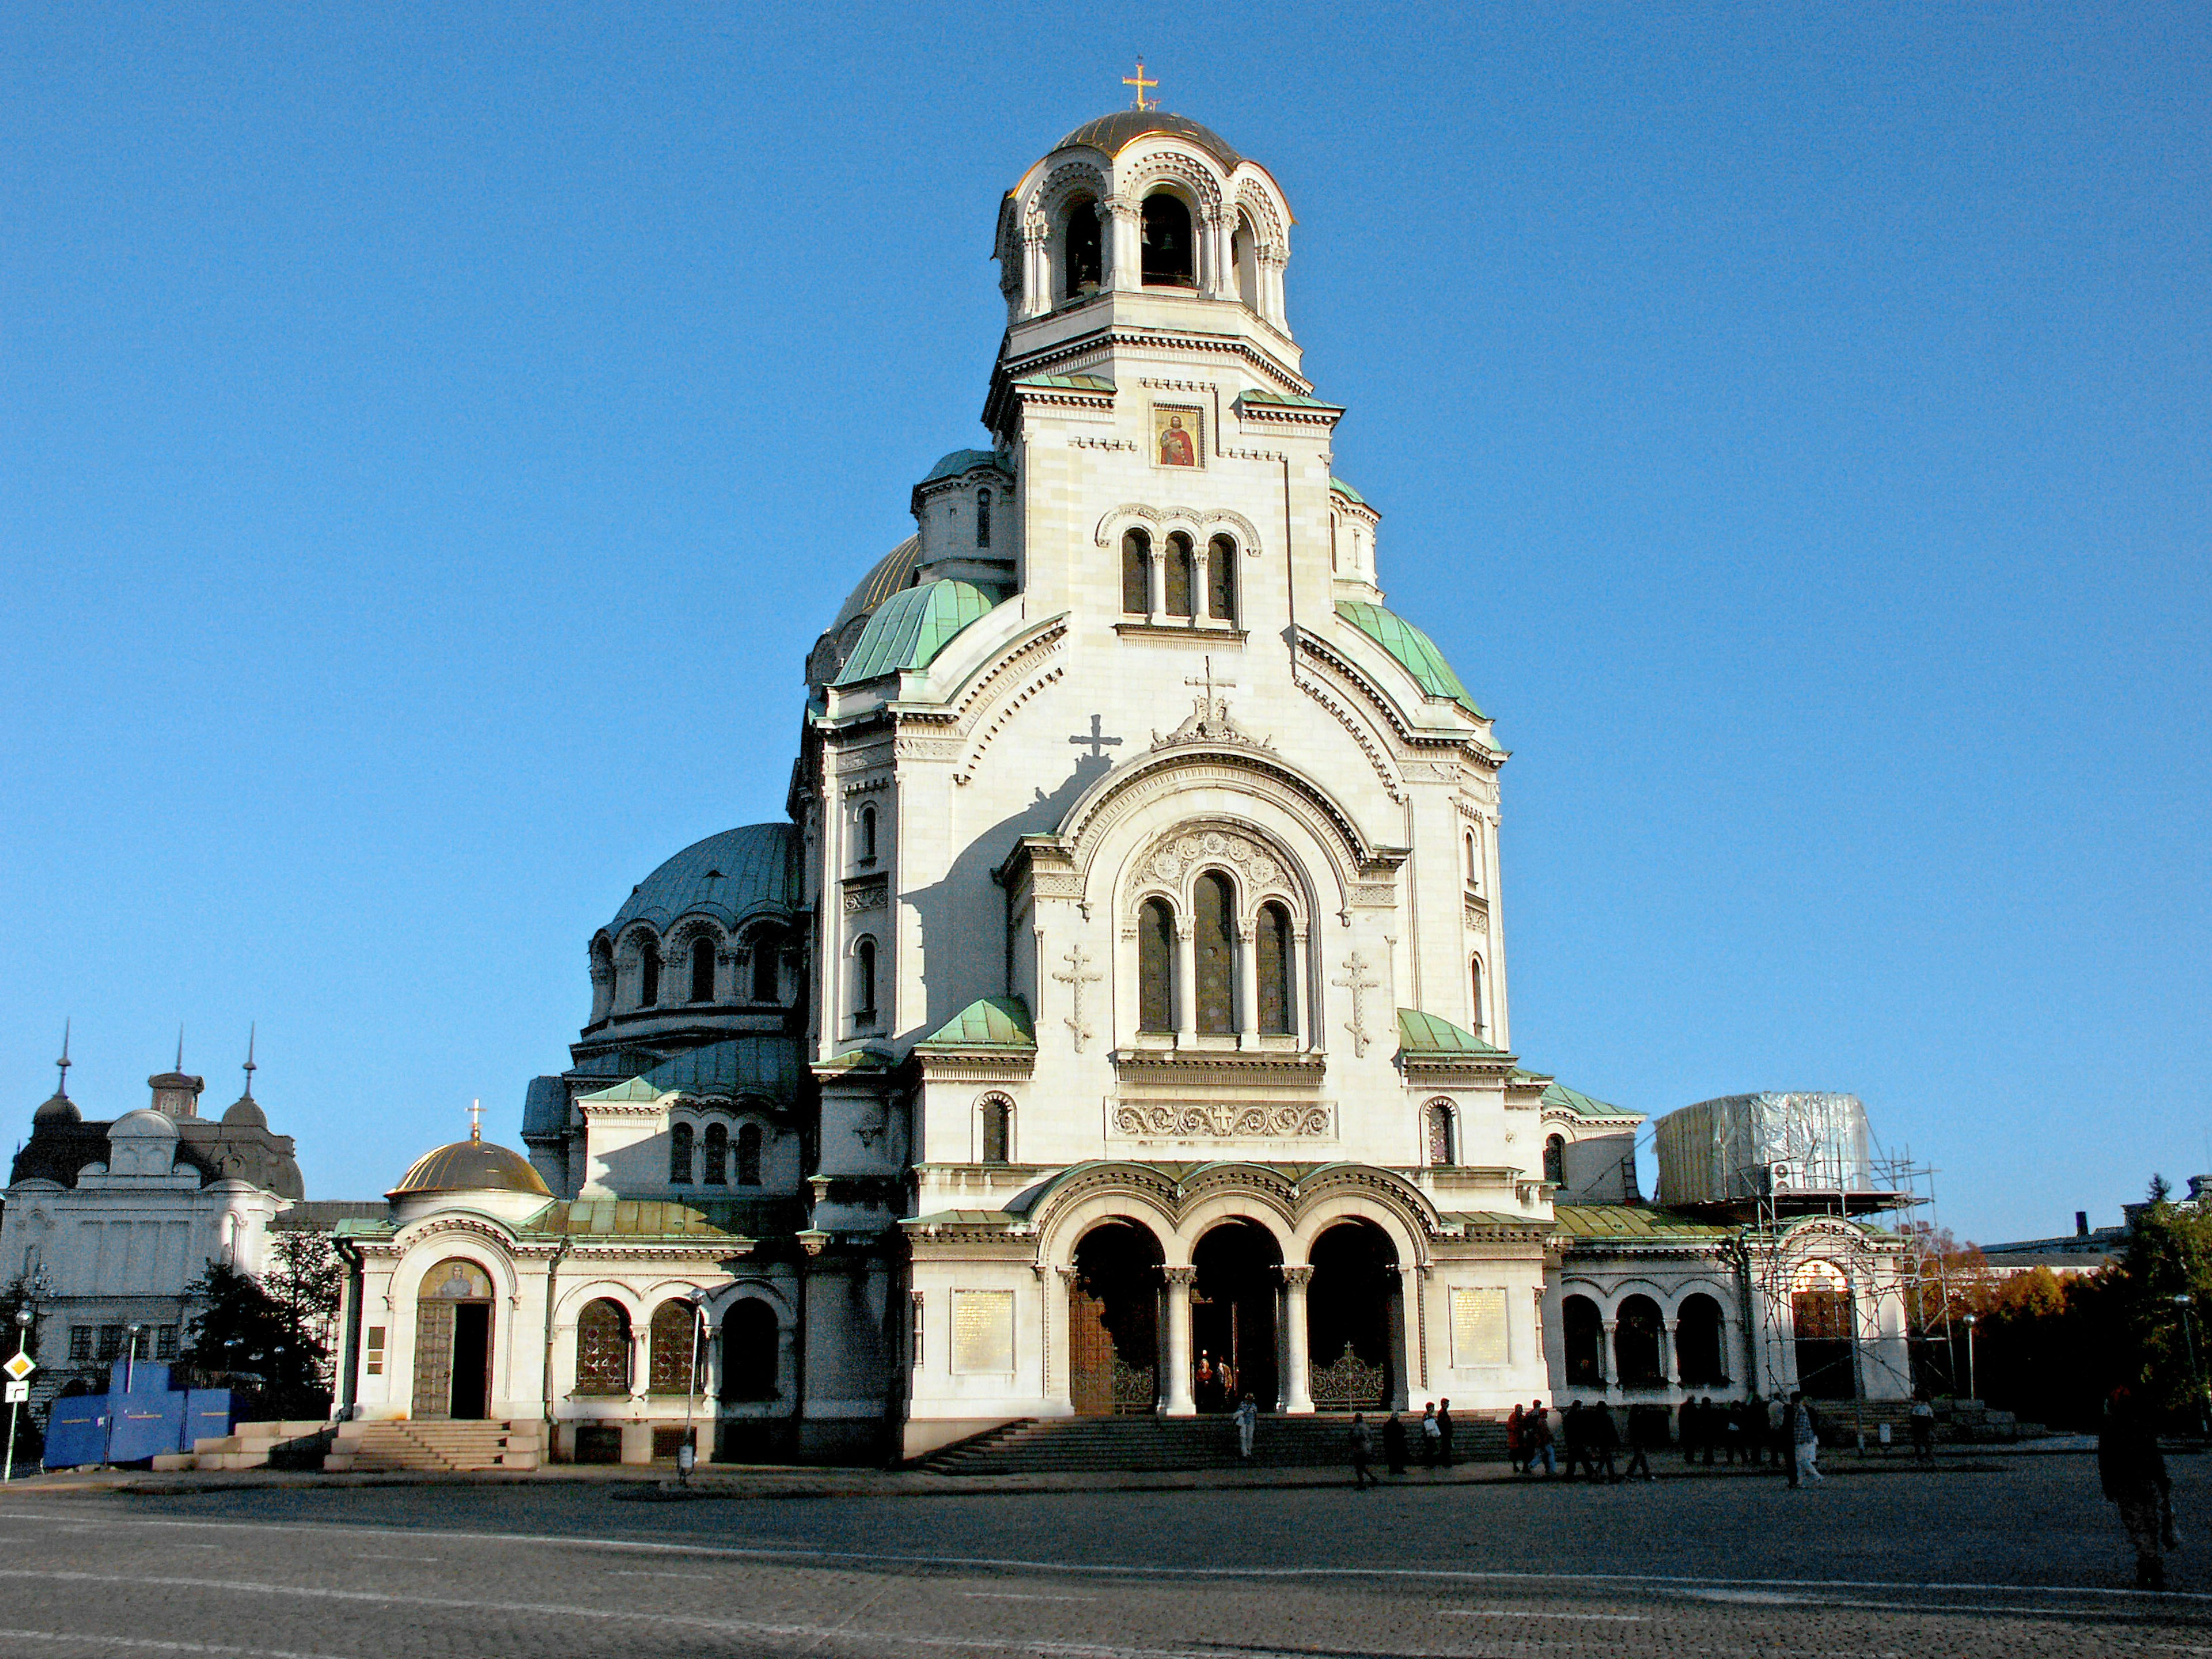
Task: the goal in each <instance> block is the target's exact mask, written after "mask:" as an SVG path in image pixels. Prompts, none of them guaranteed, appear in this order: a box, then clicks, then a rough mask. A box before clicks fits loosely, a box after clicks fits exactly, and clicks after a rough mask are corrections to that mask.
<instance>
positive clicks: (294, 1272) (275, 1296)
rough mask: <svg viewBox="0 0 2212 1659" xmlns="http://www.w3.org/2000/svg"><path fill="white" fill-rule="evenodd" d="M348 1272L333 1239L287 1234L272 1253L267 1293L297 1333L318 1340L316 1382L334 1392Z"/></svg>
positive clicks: (265, 1282)
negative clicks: (334, 1361)
mask: <svg viewBox="0 0 2212 1659" xmlns="http://www.w3.org/2000/svg"><path fill="white" fill-rule="evenodd" d="M345 1280H346V1268H345V1263H344V1262H343V1261H342V1260H340V1258H339V1256H338V1252H337V1245H335V1244H333V1243H331V1237H330V1235H329V1234H327V1233H314V1232H283V1233H278V1234H277V1235H276V1238H275V1240H274V1242H273V1243H271V1245H270V1255H269V1267H268V1270H267V1271H266V1272H264V1273H263V1274H262V1275H261V1288H262V1289H263V1290H264V1291H267V1292H268V1295H269V1299H270V1301H271V1302H273V1303H275V1304H276V1306H277V1308H278V1310H280V1311H281V1312H282V1313H283V1317H284V1320H285V1322H286V1323H287V1324H289V1326H290V1327H291V1328H293V1329H295V1330H296V1331H301V1332H305V1333H307V1334H308V1335H310V1336H312V1337H313V1339H314V1342H315V1346H316V1348H317V1351H318V1355H319V1357H318V1359H317V1361H316V1383H317V1385H318V1386H319V1388H321V1389H323V1390H324V1391H325V1392H326V1393H327V1392H328V1391H329V1389H330V1387H331V1353H332V1352H333V1351H334V1350H335V1349H336V1348H337V1316H338V1306H339V1304H340V1302H341V1301H342V1299H343V1297H344V1294H345Z"/></svg>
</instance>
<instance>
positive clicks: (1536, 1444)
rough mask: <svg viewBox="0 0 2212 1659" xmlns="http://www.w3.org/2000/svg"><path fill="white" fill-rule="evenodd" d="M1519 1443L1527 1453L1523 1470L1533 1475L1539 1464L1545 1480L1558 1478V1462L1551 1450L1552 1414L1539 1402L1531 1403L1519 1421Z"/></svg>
mask: <svg viewBox="0 0 2212 1659" xmlns="http://www.w3.org/2000/svg"><path fill="white" fill-rule="evenodd" d="M1521 1443H1522V1447H1523V1448H1524V1449H1526V1450H1527V1453H1528V1459H1527V1462H1524V1463H1523V1464H1522V1468H1523V1469H1524V1470H1526V1471H1527V1472H1528V1473H1531V1474H1533V1473H1534V1471H1535V1468H1536V1465H1537V1464H1539V1463H1541V1464H1542V1465H1543V1466H1544V1479H1545V1480H1556V1479H1557V1478H1558V1476H1559V1458H1558V1457H1557V1455H1554V1454H1553V1450H1552V1414H1551V1413H1549V1412H1547V1411H1546V1410H1545V1409H1544V1402H1543V1401H1541V1400H1538V1401H1532V1402H1531V1403H1530V1405H1529V1407H1528V1416H1526V1417H1524V1418H1522V1419H1521Z"/></svg>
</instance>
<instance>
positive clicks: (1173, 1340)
mask: <svg viewBox="0 0 2212 1659" xmlns="http://www.w3.org/2000/svg"><path fill="white" fill-rule="evenodd" d="M1160 1272H1161V1273H1163V1274H1164V1275H1165V1277H1166V1279H1167V1281H1168V1328H1167V1339H1168V1340H1167V1352H1166V1353H1165V1355H1164V1359H1165V1363H1166V1365H1167V1373H1168V1374H1167V1375H1166V1376H1164V1377H1162V1378H1161V1379H1160V1410H1161V1412H1162V1413H1164V1415H1166V1416H1169V1417H1194V1416H1196V1415H1197V1414H1198V1406H1197V1402H1195V1401H1193V1400H1192V1398H1191V1397H1190V1285H1191V1281H1192V1280H1193V1279H1196V1278H1197V1277H1198V1269H1197V1268H1195V1267H1163V1268H1161V1269H1160Z"/></svg>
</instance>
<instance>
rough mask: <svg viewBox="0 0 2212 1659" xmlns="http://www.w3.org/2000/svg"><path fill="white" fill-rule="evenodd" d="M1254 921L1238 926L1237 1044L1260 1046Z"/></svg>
mask: <svg viewBox="0 0 2212 1659" xmlns="http://www.w3.org/2000/svg"><path fill="white" fill-rule="evenodd" d="M1254 934H1255V928H1254V927H1253V924H1252V923H1250V922H1249V921H1247V922H1243V923H1240V924H1239V925H1238V927H1237V1034H1238V1035H1237V1047H1238V1048H1258V1047H1259V1046H1260V963H1259V952H1258V951H1257V950H1255V948H1254V947H1255V945H1256V944H1257V942H1258V941H1257V940H1256V939H1255V937H1254Z"/></svg>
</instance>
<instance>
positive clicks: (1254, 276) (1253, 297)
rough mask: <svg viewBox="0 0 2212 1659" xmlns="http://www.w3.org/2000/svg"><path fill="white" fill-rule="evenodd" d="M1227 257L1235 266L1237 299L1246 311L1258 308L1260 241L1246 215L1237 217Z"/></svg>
mask: <svg viewBox="0 0 2212 1659" xmlns="http://www.w3.org/2000/svg"><path fill="white" fill-rule="evenodd" d="M1229 257H1230V258H1231V260H1232V261H1233V262H1234V263H1235V264H1236V266H1237V298H1238V299H1240V300H1242V301H1243V302H1244V305H1245V307H1246V309H1248V310H1251V311H1257V310H1258V309H1259V308H1260V239H1259V237H1258V236H1257V235H1255V234H1254V233H1253V230H1252V221H1251V219H1250V218H1249V216H1247V215H1244V214H1242V213H1240V214H1238V215H1237V233H1236V234H1235V235H1234V236H1232V237H1231V239H1230V242H1229Z"/></svg>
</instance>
